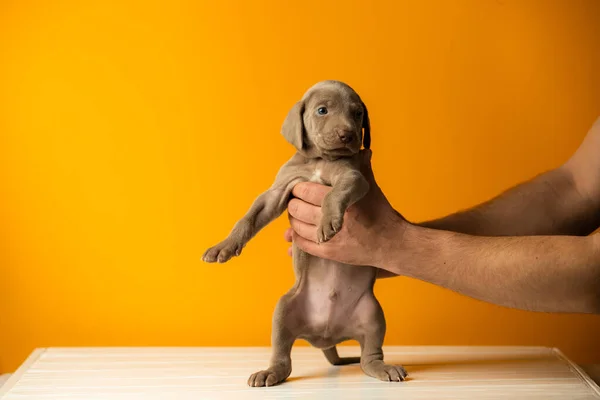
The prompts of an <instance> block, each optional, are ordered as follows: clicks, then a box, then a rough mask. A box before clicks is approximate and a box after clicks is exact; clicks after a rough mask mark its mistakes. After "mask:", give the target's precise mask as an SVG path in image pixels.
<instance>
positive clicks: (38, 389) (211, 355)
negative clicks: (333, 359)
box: [0, 347, 600, 400]
mask: <svg viewBox="0 0 600 400" xmlns="http://www.w3.org/2000/svg"><path fill="white" fill-rule="evenodd" d="M384 351H385V353H386V361H388V362H396V363H402V364H404V366H405V367H406V369H407V370H408V373H409V375H410V380H408V381H406V382H403V383H389V382H380V381H378V380H375V379H372V378H369V377H367V376H365V375H364V374H363V373H362V372H361V371H360V367H359V366H357V365H351V366H344V367H332V366H330V365H328V364H327V362H326V361H325V358H324V357H323V355H322V354H321V352H320V351H318V350H316V349H313V348H309V347H296V348H294V351H293V354H292V359H293V372H292V376H291V377H290V378H289V380H288V381H287V382H285V383H284V384H282V385H279V386H275V387H271V388H250V387H248V386H246V380H247V378H248V376H249V375H250V373H252V372H255V371H256V370H258V369H261V368H264V367H266V365H267V362H268V358H269V355H270V349H268V348H71V349H59V348H50V349H39V350H36V351H35V352H34V353H33V354H32V355H31V356H30V357H29V358H28V360H27V361H26V362H25V363H24V364H23V365H22V366H21V367H20V368H19V370H18V371H17V372H16V373H15V374H13V375H12V376H11V378H10V379H9V380H8V381H7V382H6V383H5V385H4V386H3V387H1V388H0V399H1V400H17V399H18V400H33V399H35V400H44V399H68V400H100V399H102V400H104V399H115V400H118V399H127V400H132V399H140V400H141V399H144V400H158V399H161V400H162V399H165V400H187V399H194V400H197V399H202V400H204V399H236V400H237V399H239V400H243V399H280V398H293V399H317V400H318V399H327V400H333V399H348V400H351V399H403V400H415V399H465V398H467V399H468V398H473V399H481V400H485V399H511V400H516V399H540V400H541V399H545V400H546V399H573V400H584V399H600V388H599V387H598V386H597V385H596V384H595V383H594V382H593V381H592V380H591V379H590V378H589V377H588V376H587V375H586V374H585V373H584V372H583V371H582V369H581V368H579V367H578V366H576V365H575V364H573V363H572V362H570V361H569V360H568V359H567V358H566V357H564V355H562V354H561V353H560V351H558V350H554V349H548V348H541V347H386V348H385V349H384ZM340 353H341V354H342V355H352V354H358V349H357V348H355V347H341V348H340Z"/></svg>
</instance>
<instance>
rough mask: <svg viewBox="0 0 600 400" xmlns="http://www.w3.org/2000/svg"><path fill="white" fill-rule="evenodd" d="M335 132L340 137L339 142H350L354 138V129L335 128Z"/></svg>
mask: <svg viewBox="0 0 600 400" xmlns="http://www.w3.org/2000/svg"><path fill="white" fill-rule="evenodd" d="M336 134H337V136H338V138H339V139H340V142H342V143H344V144H349V143H352V142H353V141H354V139H355V136H356V135H355V134H354V131H350V130H346V129H338V130H336Z"/></svg>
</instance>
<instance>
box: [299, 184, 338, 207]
mask: <svg viewBox="0 0 600 400" xmlns="http://www.w3.org/2000/svg"><path fill="white" fill-rule="evenodd" d="M330 190H331V188H330V187H328V186H323V185H320V184H318V183H314V182H302V183H299V184H297V185H296V186H294V188H293V189H292V194H293V195H294V197H297V198H299V199H301V200H304V201H305V202H307V203H310V204H314V205H315V206H321V204H322V203H323V198H324V197H325V195H326V194H327V193H329V191H330Z"/></svg>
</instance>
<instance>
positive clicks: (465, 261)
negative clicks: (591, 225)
mask: <svg viewBox="0 0 600 400" xmlns="http://www.w3.org/2000/svg"><path fill="white" fill-rule="evenodd" d="M398 237H402V239H401V242H400V243H390V248H389V250H387V251H386V252H385V254H387V256H386V259H385V260H382V261H381V264H382V265H381V267H384V268H385V269H386V270H388V271H390V272H392V273H394V274H398V275H406V276H410V277H413V278H417V279H420V280H424V281H427V282H430V283H433V284H436V285H439V286H443V287H445V288H448V289H450V290H453V291H456V292H459V293H462V294H465V295H467V296H470V297H474V298H477V299H480V300H483V301H487V302H491V303H495V304H499V305H503V306H507V307H514V308H519V309H525V310H532V311H546V312H582V313H600V245H599V242H600V237H599V236H596V237H595V236H588V237H568V236H537V237H536V236H526V237H476V236H469V235H463V234H459V233H453V232H447V231H437V230H431V229H426V228H421V227H415V226H410V227H409V228H407V229H405V231H403V233H402V234H399V235H398Z"/></svg>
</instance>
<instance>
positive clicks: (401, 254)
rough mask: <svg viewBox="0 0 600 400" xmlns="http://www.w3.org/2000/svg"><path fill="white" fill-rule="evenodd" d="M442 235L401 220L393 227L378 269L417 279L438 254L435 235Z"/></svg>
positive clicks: (438, 247)
mask: <svg viewBox="0 0 600 400" xmlns="http://www.w3.org/2000/svg"><path fill="white" fill-rule="evenodd" d="M442 233H443V232H442V231H437V230H434V229H429V228H425V227H422V226H419V225H417V224H412V223H409V222H407V221H405V220H403V221H402V223H399V224H397V225H396V226H395V227H394V229H393V233H392V234H391V235H390V239H391V240H388V241H387V245H386V246H385V247H384V251H383V256H382V259H381V263H380V265H379V266H378V267H379V268H381V269H385V270H387V271H390V272H392V273H394V274H396V275H404V276H409V277H413V278H419V276H420V275H421V274H422V273H423V272H424V271H423V267H424V266H428V265H429V264H431V260H432V259H433V258H435V257H436V256H435V254H439V252H440V250H441V249H440V243H438V242H439V241H438V240H437V239H438V238H437V236H436V234H442Z"/></svg>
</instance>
